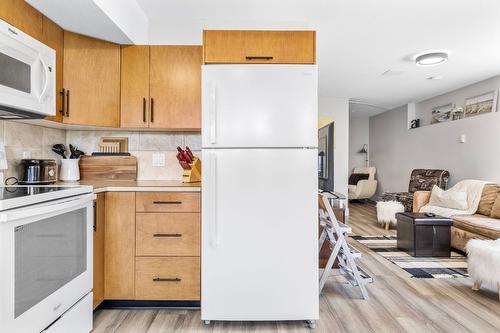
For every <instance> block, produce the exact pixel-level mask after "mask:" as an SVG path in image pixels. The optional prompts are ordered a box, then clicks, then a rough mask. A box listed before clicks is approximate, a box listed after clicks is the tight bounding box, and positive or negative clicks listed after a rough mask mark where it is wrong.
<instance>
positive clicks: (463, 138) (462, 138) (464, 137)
mask: <svg viewBox="0 0 500 333" xmlns="http://www.w3.org/2000/svg"><path fill="white" fill-rule="evenodd" d="M466 142H467V136H466V135H465V134H462V135H460V143H466Z"/></svg>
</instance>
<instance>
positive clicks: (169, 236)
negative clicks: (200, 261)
mask: <svg viewBox="0 0 500 333" xmlns="http://www.w3.org/2000/svg"><path fill="white" fill-rule="evenodd" d="M136 255H137V256H199V255H200V214H199V213H164V214H137V215H136Z"/></svg>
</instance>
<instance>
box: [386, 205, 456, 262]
mask: <svg viewBox="0 0 500 333" xmlns="http://www.w3.org/2000/svg"><path fill="white" fill-rule="evenodd" d="M396 219H397V221H398V224H397V228H398V249H400V250H402V251H405V252H407V253H408V254H410V255H412V256H414V257H449V256H450V239H451V232H450V227H451V225H452V224H453V220H452V219H450V218H448V217H443V216H439V215H436V216H432V217H431V216H427V215H425V214H424V213H398V214H396Z"/></svg>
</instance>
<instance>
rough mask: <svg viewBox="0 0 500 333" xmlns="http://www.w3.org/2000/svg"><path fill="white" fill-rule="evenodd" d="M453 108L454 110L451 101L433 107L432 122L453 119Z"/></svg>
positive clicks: (436, 122)
mask: <svg viewBox="0 0 500 333" xmlns="http://www.w3.org/2000/svg"><path fill="white" fill-rule="evenodd" d="M452 110H453V104H451V103H450V104H446V105H441V106H437V107H435V108H433V109H432V119H431V124H438V123H444V122H446V121H450V120H452V118H451V111H452Z"/></svg>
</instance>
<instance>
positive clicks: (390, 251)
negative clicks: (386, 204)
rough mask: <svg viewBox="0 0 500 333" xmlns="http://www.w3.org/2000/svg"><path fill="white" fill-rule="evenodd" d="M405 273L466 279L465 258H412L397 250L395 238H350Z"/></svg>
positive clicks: (462, 256) (418, 276)
mask: <svg viewBox="0 0 500 333" xmlns="http://www.w3.org/2000/svg"><path fill="white" fill-rule="evenodd" d="M349 238H352V239H355V240H357V241H358V242H360V243H362V244H364V245H365V246H367V247H368V248H370V249H371V250H373V251H375V252H377V253H378V254H379V255H381V256H382V257H384V258H385V259H387V260H389V261H390V262H392V263H393V264H395V265H397V266H399V267H401V268H402V269H404V270H405V271H407V272H408V273H409V274H410V275H411V276H412V277H414V278H423V279H432V278H434V279H449V278H458V277H466V276H468V274H467V257H466V256H464V255H463V254H461V253H457V252H453V251H452V252H451V257H450V258H431V257H412V256H410V255H409V254H407V253H406V252H403V251H401V250H399V249H398V248H397V245H396V243H397V237H395V236H350V237H349Z"/></svg>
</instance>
